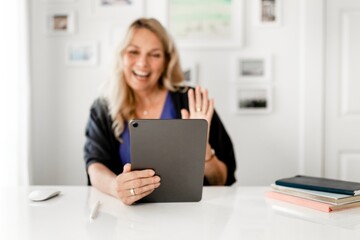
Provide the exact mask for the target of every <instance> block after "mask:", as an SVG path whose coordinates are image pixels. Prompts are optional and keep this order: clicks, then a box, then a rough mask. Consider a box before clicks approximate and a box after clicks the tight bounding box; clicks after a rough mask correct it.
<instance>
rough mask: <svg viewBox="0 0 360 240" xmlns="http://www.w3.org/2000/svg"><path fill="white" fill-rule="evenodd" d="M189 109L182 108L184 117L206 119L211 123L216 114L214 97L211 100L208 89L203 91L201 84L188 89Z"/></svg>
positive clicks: (182, 116)
mask: <svg viewBox="0 0 360 240" xmlns="http://www.w3.org/2000/svg"><path fill="white" fill-rule="evenodd" d="M188 98H189V111H187V110H186V109H182V110H181V118H182V119H206V120H207V121H208V124H209V129H210V123H211V118H212V116H213V114H214V99H210V100H209V96H208V91H207V89H204V90H203V91H201V88H200V86H197V87H196V88H195V91H194V90H193V89H190V90H189V91H188Z"/></svg>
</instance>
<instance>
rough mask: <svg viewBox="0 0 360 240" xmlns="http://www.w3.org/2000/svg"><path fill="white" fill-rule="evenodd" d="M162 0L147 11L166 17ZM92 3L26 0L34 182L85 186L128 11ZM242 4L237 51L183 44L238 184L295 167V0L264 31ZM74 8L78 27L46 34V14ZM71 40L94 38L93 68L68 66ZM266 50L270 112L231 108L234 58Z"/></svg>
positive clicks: (249, 6)
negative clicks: (89, 136)
mask: <svg viewBox="0 0 360 240" xmlns="http://www.w3.org/2000/svg"><path fill="white" fill-rule="evenodd" d="M163 1H164V0H162V1H160V0H156V1H151V4H149V2H150V1H149V0H148V1H146V3H147V5H146V12H145V15H146V16H153V17H157V16H158V17H160V18H161V20H162V21H164V15H166V14H164V12H163V11H164V10H165V9H164V8H163V7H162V5H161V6H160V4H162V3H163ZM91 2H92V1H88V0H77V1H65V0H62V1H51V0H47V1H46V0H44V1H36V0H33V1H31V5H30V6H31V9H30V13H31V14H30V15H31V49H32V52H31V71H32V99H31V106H32V108H31V113H32V121H31V122H32V126H31V152H32V155H31V160H32V183H33V184H85V183H86V177H85V170H84V163H83V143H84V128H85V123H86V120H87V117H88V111H89V107H90V104H91V102H92V101H93V99H95V97H96V96H97V94H98V86H99V84H100V83H101V82H102V80H103V79H105V78H106V77H107V71H110V70H111V68H110V66H111V59H112V54H113V49H114V42H116V39H118V38H119V36H120V35H121V34H113V29H115V28H118V29H119V32H122V31H124V29H125V28H126V26H127V25H128V23H129V22H130V21H131V18H134V17H136V16H134V15H133V14H131V15H126V14H121V16H118V17H116V18H114V17H108V16H98V15H96V14H94V13H93V10H92V8H91ZM244 2H245V5H244V11H243V14H244V32H243V33H244V46H243V48H242V49H227V50H221V49H207V50H188V49H180V52H181V57H182V61H183V62H185V61H190V60H191V61H196V62H198V63H199V65H200V67H199V82H200V84H201V85H202V86H204V87H207V88H208V89H209V91H210V94H211V95H212V96H213V97H214V98H215V107H216V110H217V111H218V112H219V114H220V117H221V119H222V120H223V122H224V124H225V126H226V129H227V130H228V132H229V134H230V136H231V138H232V140H233V144H234V147H235V152H236V158H237V164H238V170H237V173H236V175H237V179H238V184H241V185H264V184H270V183H271V182H273V181H274V180H275V179H277V178H280V177H285V176H291V175H294V174H296V173H298V172H299V171H300V170H301V169H300V167H299V166H300V163H299V162H300V161H301V159H300V156H301V153H300V152H299V151H300V147H301V145H300V132H299V131H300V117H301V116H300V102H299V101H300V94H301V92H300V71H299V69H300V50H299V49H300V38H301V36H300V33H301V31H300V30H301V29H300V20H301V13H300V3H301V0H283V6H282V13H283V17H282V23H281V25H280V26H279V27H275V28H262V27H258V26H255V25H254V23H253V13H254V11H253V4H254V2H255V1H253V0H245V1H244ZM53 10H63V11H74V12H75V16H76V20H77V24H76V31H75V33H74V34H72V35H68V36H51V35H48V34H47V33H46V31H45V22H44V21H45V19H46V14H47V12H49V11H53ZM71 41H97V42H98V44H99V50H100V59H99V64H98V65H97V66H95V67H69V66H66V65H65V61H64V58H65V57H64V56H65V46H66V43H68V42H71ZM253 53H255V54H271V56H272V81H273V86H274V88H273V89H274V92H273V93H274V110H273V111H272V112H271V113H270V114H267V115H235V114H233V113H232V112H231V109H230V103H231V94H230V93H231V91H230V90H231V88H232V87H233V85H232V83H231V82H230V79H231V78H232V72H231V71H232V69H231V67H230V65H231V59H232V56H234V55H238V54H253Z"/></svg>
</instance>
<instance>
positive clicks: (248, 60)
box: [232, 54, 272, 83]
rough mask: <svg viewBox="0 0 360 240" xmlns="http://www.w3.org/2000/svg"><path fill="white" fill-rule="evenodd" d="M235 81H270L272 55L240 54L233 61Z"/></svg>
mask: <svg viewBox="0 0 360 240" xmlns="http://www.w3.org/2000/svg"><path fill="white" fill-rule="evenodd" d="M232 68H233V69H234V70H233V82H234V83H270V82H271V75H272V71H271V69H272V63H271V56H270V55H259V54H250V55H240V56H236V57H234V58H233V61H232Z"/></svg>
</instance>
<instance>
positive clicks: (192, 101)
mask: <svg viewBox="0 0 360 240" xmlns="http://www.w3.org/2000/svg"><path fill="white" fill-rule="evenodd" d="M188 100H189V111H190V115H193V114H194V112H195V94H194V90H193V89H190V90H189V91H188Z"/></svg>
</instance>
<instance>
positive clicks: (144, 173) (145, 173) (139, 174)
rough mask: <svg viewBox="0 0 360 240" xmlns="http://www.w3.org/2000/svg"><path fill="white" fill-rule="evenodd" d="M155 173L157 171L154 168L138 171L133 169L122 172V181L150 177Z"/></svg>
mask: <svg viewBox="0 0 360 240" xmlns="http://www.w3.org/2000/svg"><path fill="white" fill-rule="evenodd" d="M154 175H155V171H154V170H152V169H146V170H138V171H131V172H127V173H125V174H122V176H121V181H122V182H129V181H133V180H136V179H141V178H149V177H152V176H154Z"/></svg>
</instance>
